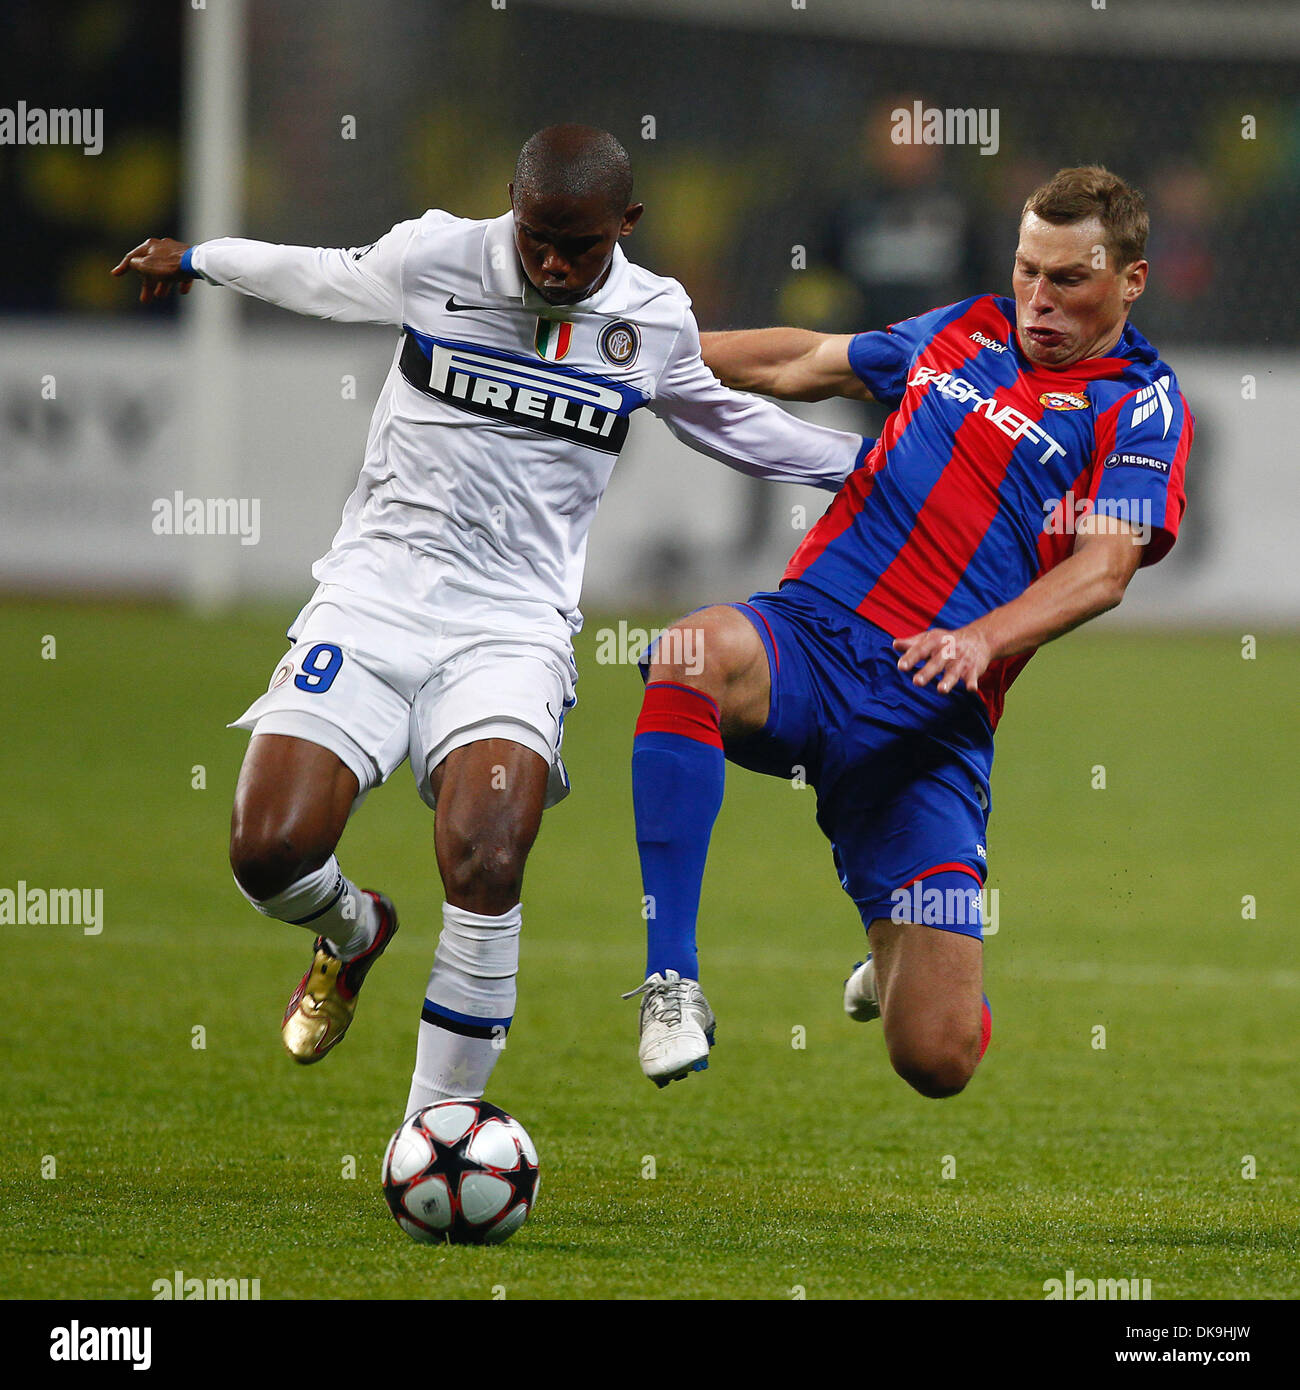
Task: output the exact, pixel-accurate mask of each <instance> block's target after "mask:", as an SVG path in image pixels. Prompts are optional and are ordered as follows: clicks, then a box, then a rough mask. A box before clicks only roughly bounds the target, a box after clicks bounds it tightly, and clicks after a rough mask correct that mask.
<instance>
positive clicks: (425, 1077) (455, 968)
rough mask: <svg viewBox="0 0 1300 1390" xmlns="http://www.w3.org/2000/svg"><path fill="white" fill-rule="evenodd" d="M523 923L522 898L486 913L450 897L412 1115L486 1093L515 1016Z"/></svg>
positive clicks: (409, 1105)
mask: <svg viewBox="0 0 1300 1390" xmlns="http://www.w3.org/2000/svg"><path fill="white" fill-rule="evenodd" d="M522 921H523V917H522V914H521V912H520V909H519V905H518V904H516V905H515V906H514V907H512V908H511V909H510V911H509V912H505V913H502V915H501V916H500V917H483V916H480V915H479V914H478V913H477V912H466V911H465V910H464V909H463V908H459V907H452V905H451V904H450V903H443V905H442V934H441V935H440V936H439V938H438V949H437V952H436V953H435V955H434V958H433V971H432V973H431V974H430V976H429V987H428V989H427V990H426V991H425V997H424V1009H423V1011H422V1013H421V1015H420V1036H419V1041H418V1042H417V1044H416V1050H415V1073H414V1075H413V1076H412V1077H411V1093H410V1096H409V1097H408V1098H407V1102H406V1114H407V1115H410V1114H412V1113H413V1112H414V1111H416V1110H422V1109H423V1108H424V1107H425V1106H426V1105H432V1104H433V1103H434V1102H435V1101H439V1100H450V1099H451V1098H452V1097H453V1096H475V1097H478V1096H481V1095H482V1094H483V1091H484V1089H485V1087H486V1086H487V1083H488V1078H489V1077H490V1076H491V1075H492V1068H493V1067H495V1066H496V1064H497V1058H498V1057H500V1055H501V1053H502V1050H503V1049H504V1048H505V1045H506V1033H507V1031H508V1030H509V1028H510V1021H511V1019H512V1018H513V1017H514V1012H515V976H516V974H517V973H518V970H519V931H520V926H521V924H522Z"/></svg>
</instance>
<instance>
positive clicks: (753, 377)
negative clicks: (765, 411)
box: [700, 328, 871, 401]
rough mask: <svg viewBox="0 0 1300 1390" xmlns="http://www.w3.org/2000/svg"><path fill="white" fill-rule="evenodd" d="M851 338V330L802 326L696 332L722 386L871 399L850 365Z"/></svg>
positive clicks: (799, 396) (785, 395)
mask: <svg viewBox="0 0 1300 1390" xmlns="http://www.w3.org/2000/svg"><path fill="white" fill-rule="evenodd" d="M852 341H853V335H852V334H851V333H814V332H812V330H811V329H807V328H750V329H742V330H741V331H739V332H735V333H702V334H701V335H700V347H701V351H702V353H703V356H704V362H705V365H706V366H707V367H708V368H709V370H710V371H711V372H713V374H714V375H715V376H716V377H717V378H718V380H719V381H721V382H722V383H723V384H724V385H725V386H730V387H731V388H732V389H733V390H736V391H757V392H759V393H760V394H761V395H764V396H775V397H776V398H777V399H778V400H783V401H824V400H827V399H829V398H830V397H831V396H851V397H852V398H853V399H854V400H859V401H869V400H871V392H870V391H868V390H867V388H866V386H865V385H863V383H862V381H861V379H860V378H859V377H858V375H857V373H856V372H855V371H854V370H853V368H852V367H851V366H849V344H850V343H851V342H852Z"/></svg>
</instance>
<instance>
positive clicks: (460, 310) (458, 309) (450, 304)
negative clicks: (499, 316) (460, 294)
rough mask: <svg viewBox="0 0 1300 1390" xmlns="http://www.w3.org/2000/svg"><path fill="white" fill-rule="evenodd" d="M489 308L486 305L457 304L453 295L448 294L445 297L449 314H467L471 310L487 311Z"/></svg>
mask: <svg viewBox="0 0 1300 1390" xmlns="http://www.w3.org/2000/svg"><path fill="white" fill-rule="evenodd" d="M489 307H490V306H489V305H487V304H457V303H456V296H455V295H454V294H449V295H448V296H447V312H448V313H451V314H468V313H469V312H470V311H471V310H474V309H487V308H489Z"/></svg>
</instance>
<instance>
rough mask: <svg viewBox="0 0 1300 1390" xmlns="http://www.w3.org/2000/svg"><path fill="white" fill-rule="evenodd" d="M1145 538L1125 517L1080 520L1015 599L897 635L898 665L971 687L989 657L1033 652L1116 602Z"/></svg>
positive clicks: (947, 686) (917, 680) (924, 679)
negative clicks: (952, 624) (1070, 540)
mask: <svg viewBox="0 0 1300 1390" xmlns="http://www.w3.org/2000/svg"><path fill="white" fill-rule="evenodd" d="M1143 540H1144V537H1143V536H1142V534H1141V533H1140V532H1139V531H1138V530H1137V529H1136V528H1135V527H1132V526H1130V525H1129V524H1128V523H1127V522H1124V521H1119V520H1117V519H1113V518H1109V517H1095V516H1093V517H1084V518H1081V519H1080V521H1079V530H1078V536H1077V538H1076V540H1075V545H1074V550H1073V552H1072V553H1071V554H1070V555H1069V556H1067V557H1066V558H1065V559H1064V560H1062V561H1061V563H1060V564H1059V565H1057V566H1055V568H1053V569H1050V570H1048V572H1047V573H1046V574H1045V575H1043V576H1042V577H1041V578H1039V579H1036V580H1034V582H1033V583H1032V584H1031V585H1030V586H1029V587H1028V588H1027V589H1026V590H1025V591H1024V593H1023V594H1021V595H1020V597H1019V598H1015V599H1012V600H1011V602H1010V603H1004V604H1003V605H1002V606H1001V607H1000V608H994V609H993V610H992V611H991V612H989V613H986V614H985V615H984V616H983V617H982V618H977V619H976V620H975V621H974V622H973V623H968V624H967V625H966V626H965V627H963V628H956V629H954V630H952V631H948V630H946V629H943V628H930V629H929V630H928V631H927V632H918V633H914V634H913V635H912V636H911V637H900V638H898V639H897V641H895V643H894V650H895V651H896V652H898V653H899V660H898V669H899V670H900V671H914V672H915V674H914V675H913V677H912V681H913V684H915V685H928V684H929V683H930V682H931V681H932V680H934V679H935V678H936V677H937V678H938V685H937V687H936V688H937V689H938V690H940V691H942V692H943V693H944V694H946V693H947V692H948V691H950V690H952V689H954V688H955V687H956V686H957V685H964V686H965V687H966V689H967V690H970V691H974V690H977V689H978V688H979V681H980V677H981V676H983V674H984V672H985V671H986V670H988V667H989V664H990V663H991V662H993V661H999V660H1001V659H1002V658H1004V657H1008V656H1016V655H1018V654H1019V653H1021V652H1027V651H1032V650H1033V649H1034V648H1035V647H1041V646H1042V645H1043V643H1044V642H1050V641H1052V639H1053V638H1056V637H1061V636H1063V635H1064V634H1065V633H1067V632H1069V631H1070V630H1071V629H1072V628H1076V627H1079V626H1080V625H1081V624H1082V623H1086V622H1087V621H1088V619H1089V618H1095V617H1098V616H1099V615H1100V614H1102V613H1105V612H1107V611H1109V610H1110V609H1112V608H1115V607H1118V605H1119V603H1120V600H1121V599H1122V598H1123V597H1124V591H1125V589H1127V588H1128V584H1129V580H1131V579H1132V578H1133V575H1134V574H1135V573H1136V572H1137V568H1138V566H1139V564H1141V562H1142V546H1143Z"/></svg>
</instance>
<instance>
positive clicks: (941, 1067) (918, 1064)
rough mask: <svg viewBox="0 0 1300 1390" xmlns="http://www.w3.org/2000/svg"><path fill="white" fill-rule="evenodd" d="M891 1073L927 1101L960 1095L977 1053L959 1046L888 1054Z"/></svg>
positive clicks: (896, 1051)
mask: <svg viewBox="0 0 1300 1390" xmlns="http://www.w3.org/2000/svg"><path fill="white" fill-rule="evenodd" d="M890 1061H891V1062H892V1063H893V1066H894V1070H895V1071H896V1072H897V1073H898V1075H899V1076H901V1077H902V1078H903V1080H904V1081H906V1082H907V1084H908V1085H909V1086H910V1087H911V1088H912V1089H913V1090H914V1091H917V1092H919V1094H921V1095H923V1096H925V1097H926V1098H927V1099H929V1100H947V1099H948V1098H949V1097H951V1096H955V1095H960V1094H961V1092H962V1091H964V1090H965V1089H966V1085H967V1083H968V1082H969V1081H970V1079H971V1077H972V1076H973V1075H974V1074H975V1066H976V1062H977V1053H976V1052H975V1051H973V1050H972V1049H971V1048H969V1047H966V1046H964V1045H962V1046H934V1047H928V1048H899V1049H896V1050H895V1051H893V1052H891V1054H890Z"/></svg>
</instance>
